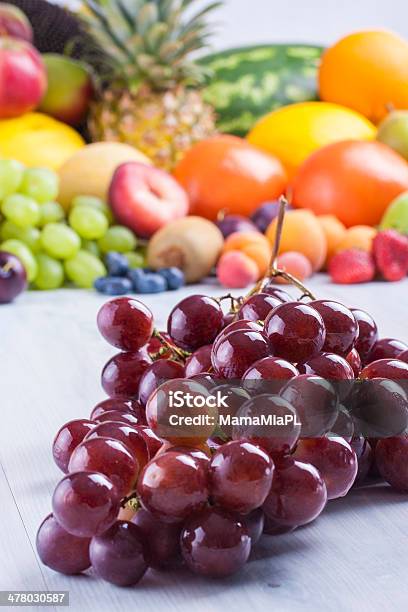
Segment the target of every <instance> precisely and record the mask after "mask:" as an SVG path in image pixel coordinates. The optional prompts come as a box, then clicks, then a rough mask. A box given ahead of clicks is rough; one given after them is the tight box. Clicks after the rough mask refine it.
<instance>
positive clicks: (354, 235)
mask: <svg viewBox="0 0 408 612" xmlns="http://www.w3.org/2000/svg"><path fill="white" fill-rule="evenodd" d="M376 234H377V230H376V229H375V228H374V227H371V226H370V225H355V226H354V227H350V228H349V229H348V230H347V231H346V233H345V234H344V236H343V239H342V240H340V242H339V243H338V244H337V246H336V248H335V251H334V253H333V255H334V254H335V253H339V252H340V251H346V250H347V249H360V251H367V253H371V250H372V245H373V240H374V238H375V236H376Z"/></svg>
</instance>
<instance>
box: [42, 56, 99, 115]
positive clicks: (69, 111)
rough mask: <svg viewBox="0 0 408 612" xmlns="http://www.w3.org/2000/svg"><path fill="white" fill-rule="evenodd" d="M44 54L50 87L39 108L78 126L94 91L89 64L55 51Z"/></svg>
mask: <svg viewBox="0 0 408 612" xmlns="http://www.w3.org/2000/svg"><path fill="white" fill-rule="evenodd" d="M42 58H43V60H44V64H45V68H46V70H47V78H48V88H47V91H46V93H45V96H44V98H43V99H42V101H41V104H40V109H39V110H41V111H42V112H43V113H46V114H48V115H51V116H52V117H55V118H56V119H59V120H60V121H63V122H64V123H68V124H69V125H72V126H74V127H75V126H78V125H80V123H81V122H82V121H83V119H84V117H85V115H86V113H87V111H88V108H89V104H90V101H91V99H92V97H93V93H94V88H93V83H92V75H91V73H90V70H89V68H88V67H87V66H86V64H83V63H82V62H79V61H77V60H74V59H71V58H70V57H66V56H64V55H57V54H55V53H45V54H44V55H43V56H42Z"/></svg>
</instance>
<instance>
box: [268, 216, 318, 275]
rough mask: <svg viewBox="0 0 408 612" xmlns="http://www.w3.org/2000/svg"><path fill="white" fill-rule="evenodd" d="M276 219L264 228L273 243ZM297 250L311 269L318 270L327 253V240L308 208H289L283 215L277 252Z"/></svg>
mask: <svg viewBox="0 0 408 612" xmlns="http://www.w3.org/2000/svg"><path fill="white" fill-rule="evenodd" d="M276 228H277V219H274V220H273V221H272V223H271V224H270V225H269V227H268V229H267V230H266V237H267V238H268V240H269V241H270V243H271V244H272V245H273V244H274V242H275V237H276ZM288 251H297V252H299V253H302V254H303V255H304V256H305V257H307V259H308V260H309V261H310V263H311V264H312V268H313V271H316V270H320V268H321V267H322V266H323V264H324V262H325V260H326V255H327V240H326V236H325V234H324V232H323V229H322V227H321V225H320V223H319V221H318V220H317V217H316V215H315V214H314V213H312V212H311V211H310V210H304V209H302V210H290V211H288V212H287V213H286V215H285V220H284V222H283V230H282V237H281V243H280V248H279V253H280V254H281V253H287V252H288Z"/></svg>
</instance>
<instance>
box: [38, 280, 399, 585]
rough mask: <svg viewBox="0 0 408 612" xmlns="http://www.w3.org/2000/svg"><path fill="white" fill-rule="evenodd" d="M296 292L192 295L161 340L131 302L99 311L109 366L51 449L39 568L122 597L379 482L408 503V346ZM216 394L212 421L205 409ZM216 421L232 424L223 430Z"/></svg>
mask: <svg viewBox="0 0 408 612" xmlns="http://www.w3.org/2000/svg"><path fill="white" fill-rule="evenodd" d="M298 284H299V283H298ZM303 290H304V292H305V293H306V297H307V301H298V302H296V301H293V298H292V297H291V296H290V295H289V294H288V293H286V292H285V291H284V290H282V289H280V288H278V287H276V286H274V285H273V284H272V283H271V282H270V279H269V278H268V277H265V278H264V279H263V281H262V282H261V283H260V284H258V285H257V287H256V288H255V289H254V291H252V292H251V293H250V294H249V295H248V296H246V297H245V298H240V299H234V298H231V297H230V296H226V297H225V299H223V298H221V299H215V298H212V297H207V296H204V295H191V296H189V297H187V298H185V299H183V300H182V301H181V302H180V303H178V304H177V305H176V306H175V307H174V309H173V310H172V311H171V313H170V315H169V317H168V324H167V332H159V331H157V330H156V329H155V328H154V321H153V315H152V313H151V312H150V310H149V309H148V308H147V307H146V306H145V305H144V304H142V303H141V302H139V301H137V300H135V299H132V298H128V297H122V298H116V299H114V300H112V301H110V302H107V303H106V304H105V305H103V306H102V308H101V309H100V311H99V313H98V317H97V324H98V328H99V331H100V333H101V334H102V336H103V337H104V338H105V339H106V340H107V341H108V342H109V343H110V344H111V345H113V346H114V347H115V348H116V349H119V350H120V352H119V353H117V354H116V355H114V356H113V357H112V358H111V359H110V360H109V361H108V362H107V364H106V365H105V366H104V368H103V371H102V379H101V381H102V386H103V389H104V391H105V392H106V393H107V395H108V396H109V398H108V399H105V400H103V401H101V402H100V403H98V404H97V405H96V406H95V407H94V408H93V410H92V412H91V414H90V417H89V419H86V418H85V419H84V418H80V419H77V420H73V421H70V422H69V423H66V424H65V425H64V426H63V427H62V428H61V429H60V430H59V432H58V433H57V435H56V438H55V440H54V444H53V455H54V459H55V462H56V464H57V465H58V467H59V468H60V469H61V470H62V472H63V473H64V474H65V475H64V477H63V479H62V480H61V481H60V482H59V483H58V485H57V486H56V489H55V491H54V495H53V499H52V514H50V515H49V516H47V518H46V519H45V520H44V521H43V523H42V524H41V526H40V528H39V531H38V534H37V550H38V554H39V556H40V558H41V560H42V562H43V563H44V564H46V565H48V566H49V567H50V568H52V569H54V570H56V571H59V572H62V573H65V574H77V573H80V572H83V571H86V570H87V569H88V568H90V567H91V566H92V571H93V573H94V574H96V575H97V576H99V577H101V578H103V579H104V580H107V581H108V582H111V583H113V584H116V585H120V586H128V585H134V584H136V583H137V582H139V580H140V579H141V578H142V577H143V575H144V574H145V572H146V571H147V570H148V568H154V569H157V570H165V569H167V568H171V567H176V566H177V565H178V564H179V563H180V562H182V563H184V564H185V565H186V566H187V567H188V568H189V569H190V570H191V571H192V572H195V573H197V574H200V575H204V576H207V577H216V578H219V577H223V576H227V575H231V574H233V573H235V572H237V571H239V570H240V569H241V568H242V566H243V565H244V564H245V563H246V561H247V560H248V559H249V557H250V554H251V550H252V549H253V548H254V547H255V546H256V543H257V541H258V540H259V539H260V537H262V534H266V535H278V534H281V533H285V532H290V531H293V530H294V529H296V528H297V527H299V526H302V525H306V524H308V523H310V522H311V521H313V520H315V519H316V518H317V517H318V516H319V514H320V513H321V512H322V511H323V510H324V508H325V506H326V504H327V503H328V501H330V500H334V499H336V498H338V497H342V496H344V495H346V494H347V492H348V491H349V490H350V488H351V487H352V486H353V485H354V484H356V483H358V484H360V485H361V484H364V482H365V481H366V479H367V477H368V476H369V474H373V473H374V472H375V471H377V472H376V473H377V476H378V475H380V476H381V478H382V479H383V480H385V481H387V482H389V483H390V484H391V485H392V486H393V487H394V488H395V489H397V490H398V491H403V492H408V472H407V465H408V436H407V435H406V433H403V432H404V431H405V430H406V427H407V423H408V398H407V394H406V390H407V386H406V385H407V382H408V345H406V344H404V343H403V342H400V341H398V340H395V339H389V338H385V339H379V338H378V330H377V326H376V323H375V321H374V320H373V319H372V317H371V316H370V315H369V314H368V313H366V312H365V311H362V310H360V309H358V308H352V309H350V308H348V307H346V306H344V305H342V304H339V303H337V302H332V301H330V300H316V299H315V298H314V296H313V295H311V294H310V292H308V291H307V289H306V288H304V287H303ZM226 303H230V304H231V307H230V309H229V310H227V311H225V309H223V306H224V305H225V304H226ZM354 379H357V380H358V383H356V384H355V385H353V380H354ZM176 391H179V393H181V395H182V397H183V398H184V403H182V408H181V410H180V411H177V409H176V408H172V407H171V402H170V401H169V398H171V397H172V395H174V394H175V393H176ZM220 393H221V394H222V396H223V397H225V398H226V400H225V401H226V404H225V403H223V404H222V406H223V407H222V408H221V404H220V405H219V410H217V408H215V407H214V406H215V405H216V404H214V402H209V401H208V402H207V401H206V399H208V398H210V397H212V399H213V400H214V399H215V398H216V397H217V395H218V394H220ZM200 399H201V401H198V400H200ZM225 405H227V409H225ZM388 409H389V411H390V412H389V414H392V415H393V418H392V419H389V416H388V417H387V414H386V413H387V412H388ZM174 414H176V415H177V414H182V415H184V417H185V416H187V417H189V420H188V419H186V420H185V423H184V425H183V426H175V425H174V422H172V420H171V419H172V415H173V416H174ZM226 415H230V416H232V417H235V418H236V419H237V420H236V421H234V420H232V423H230V425H225V422H224V423H223V425H225V427H221V420H220V418H221V416H223V417H226ZM262 415H265V416H268V415H269V416H271V415H272V416H273V417H274V419H276V420H275V421H273V423H272V425H269V426H259V423H258V422H257V420H256V419H257V417H258V418H260V417H261V416H262ZM241 417H244V418H242V419H241ZM197 419H198V421H197ZM369 436H371V437H370V439H368V437H369Z"/></svg>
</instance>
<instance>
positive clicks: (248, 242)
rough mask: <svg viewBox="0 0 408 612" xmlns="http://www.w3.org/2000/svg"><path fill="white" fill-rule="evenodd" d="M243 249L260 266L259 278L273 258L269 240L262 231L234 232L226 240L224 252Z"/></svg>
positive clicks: (242, 251)
mask: <svg viewBox="0 0 408 612" xmlns="http://www.w3.org/2000/svg"><path fill="white" fill-rule="evenodd" d="M231 250H232V251H235V250H238V251H241V253H244V254H245V255H247V256H248V257H250V258H251V259H252V260H253V261H254V262H255V263H256V265H257V266H258V278H260V277H261V276H263V275H264V274H265V272H266V270H267V267H268V265H269V262H270V259H271V247H270V244H269V241H268V240H267V238H265V236H264V235H263V234H261V233H257V232H234V233H233V234H230V235H229V236H228V238H227V239H226V241H225V242H224V248H223V253H226V252H228V251H231Z"/></svg>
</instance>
